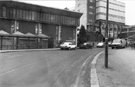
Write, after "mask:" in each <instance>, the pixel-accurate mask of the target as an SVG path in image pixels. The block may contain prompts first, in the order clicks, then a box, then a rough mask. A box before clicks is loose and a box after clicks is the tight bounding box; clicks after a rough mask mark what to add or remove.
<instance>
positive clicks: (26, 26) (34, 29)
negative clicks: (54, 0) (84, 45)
mask: <svg viewBox="0 0 135 87" xmlns="http://www.w3.org/2000/svg"><path fill="white" fill-rule="evenodd" d="M81 15H82V13H78V12H73V11H69V10H64V9H56V8H50V7H45V6H39V5H34V4H28V3H24V2H18V1H0V30H4V31H6V32H7V33H10V34H12V33H15V32H17V31H19V32H21V33H23V34H26V33H28V32H29V33H32V34H35V35H38V34H45V35H47V36H49V37H50V41H49V44H51V46H50V47H57V46H58V45H59V44H60V42H62V41H65V40H73V41H74V42H75V43H76V44H77V35H76V29H77V27H78V26H79V23H80V21H79V19H80V17H81Z"/></svg>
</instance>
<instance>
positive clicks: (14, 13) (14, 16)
mask: <svg viewBox="0 0 135 87" xmlns="http://www.w3.org/2000/svg"><path fill="white" fill-rule="evenodd" d="M13 18H16V9H13Z"/></svg>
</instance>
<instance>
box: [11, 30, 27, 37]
mask: <svg viewBox="0 0 135 87" xmlns="http://www.w3.org/2000/svg"><path fill="white" fill-rule="evenodd" d="M12 36H19V37H26V36H25V34H23V33H21V32H19V31H17V32H15V33H13V34H12Z"/></svg>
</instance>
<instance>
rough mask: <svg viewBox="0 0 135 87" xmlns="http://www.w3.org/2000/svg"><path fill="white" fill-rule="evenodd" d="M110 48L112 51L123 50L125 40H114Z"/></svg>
mask: <svg viewBox="0 0 135 87" xmlns="http://www.w3.org/2000/svg"><path fill="white" fill-rule="evenodd" d="M111 47H112V49H114V48H117V49H119V48H125V47H126V40H125V39H114V40H113V42H112V45H111Z"/></svg>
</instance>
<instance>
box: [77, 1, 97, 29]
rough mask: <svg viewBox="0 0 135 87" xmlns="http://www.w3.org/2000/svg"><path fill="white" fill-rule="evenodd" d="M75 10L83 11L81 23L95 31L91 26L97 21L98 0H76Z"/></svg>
mask: <svg viewBox="0 0 135 87" xmlns="http://www.w3.org/2000/svg"><path fill="white" fill-rule="evenodd" d="M75 11H77V12H81V13H83V15H82V16H81V18H80V25H84V26H85V29H87V30H88V31H93V28H92V27H91V28H90V26H91V25H94V23H95V14H96V1H95V0H76V1H75Z"/></svg>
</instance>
